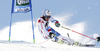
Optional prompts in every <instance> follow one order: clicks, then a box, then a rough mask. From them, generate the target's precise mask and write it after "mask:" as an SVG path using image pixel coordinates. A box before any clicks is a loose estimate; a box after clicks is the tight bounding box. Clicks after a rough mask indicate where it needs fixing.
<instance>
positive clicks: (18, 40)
mask: <svg viewBox="0 0 100 51" xmlns="http://www.w3.org/2000/svg"><path fill="white" fill-rule="evenodd" d="M71 16H72V15H71V14H69V15H65V16H62V18H60V19H58V20H59V21H60V23H61V24H62V25H64V26H65V27H68V28H70V27H71V29H73V30H76V31H78V32H81V33H83V32H84V28H85V25H86V24H85V22H80V23H76V24H73V25H71V26H69V25H67V26H66V24H64V23H66V20H67V21H68V19H70V17H71ZM55 18H56V19H57V16H55ZM63 18H64V19H63ZM61 19H63V21H62V20H61ZM34 23H35V22H34ZM50 24H51V23H50ZM79 25H80V26H79ZM31 27H32V25H31V21H23V22H16V23H13V25H12V33H11V41H10V42H9V41H8V38H9V37H8V36H9V26H7V27H5V28H4V29H2V30H0V51H100V48H96V47H77V46H69V45H66V44H59V43H56V42H52V41H51V40H44V39H43V38H42V36H41V35H40V33H39V32H38V28H37V25H36V24H35V31H34V32H35V38H36V44H34V43H33V39H32V37H33V34H32V28H31ZM52 27H54V29H55V30H57V31H58V32H59V33H61V34H62V35H63V36H67V35H66V34H67V32H68V33H70V36H71V38H72V39H74V40H77V41H80V42H84V43H86V42H88V41H89V40H90V39H87V38H86V39H85V38H84V40H83V41H81V40H80V39H82V38H83V37H82V36H80V35H77V34H75V33H72V32H70V31H67V30H65V29H63V28H56V27H55V26H54V25H53V24H52ZM66 31H67V32H66ZM76 37H77V38H76ZM91 43H94V41H91ZM99 44H100V43H99ZM99 46H100V45H99Z"/></svg>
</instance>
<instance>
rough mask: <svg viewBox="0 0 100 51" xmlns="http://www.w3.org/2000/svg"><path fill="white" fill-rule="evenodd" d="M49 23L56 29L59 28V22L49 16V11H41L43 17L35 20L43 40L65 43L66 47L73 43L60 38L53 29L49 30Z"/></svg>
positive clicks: (68, 39) (70, 40) (62, 37)
mask: <svg viewBox="0 0 100 51" xmlns="http://www.w3.org/2000/svg"><path fill="white" fill-rule="evenodd" d="M49 22H52V23H54V24H55V26H56V27H60V23H59V21H57V20H56V19H54V18H53V17H52V16H51V11H50V10H48V9H45V10H44V11H43V16H42V17H40V18H38V20H37V23H38V28H39V31H40V32H41V34H42V35H43V37H44V39H52V41H54V42H60V43H66V44H68V45H71V44H73V43H74V41H73V40H72V39H70V38H68V37H64V36H62V35H61V34H59V33H58V32H57V31H55V30H54V29H53V28H51V27H50V26H49Z"/></svg>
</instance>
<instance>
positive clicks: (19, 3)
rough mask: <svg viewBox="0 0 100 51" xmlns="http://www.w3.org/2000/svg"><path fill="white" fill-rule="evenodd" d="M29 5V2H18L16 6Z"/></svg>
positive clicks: (20, 0)
mask: <svg viewBox="0 0 100 51" xmlns="http://www.w3.org/2000/svg"><path fill="white" fill-rule="evenodd" d="M25 5H29V0H16V6H25Z"/></svg>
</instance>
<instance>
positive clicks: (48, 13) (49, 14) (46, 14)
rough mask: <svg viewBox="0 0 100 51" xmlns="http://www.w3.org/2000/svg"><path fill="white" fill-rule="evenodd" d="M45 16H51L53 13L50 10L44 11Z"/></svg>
mask: <svg viewBox="0 0 100 51" xmlns="http://www.w3.org/2000/svg"><path fill="white" fill-rule="evenodd" d="M43 16H45V17H46V16H51V11H50V10H48V9H45V10H43Z"/></svg>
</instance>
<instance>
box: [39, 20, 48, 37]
mask: <svg viewBox="0 0 100 51" xmlns="http://www.w3.org/2000/svg"><path fill="white" fill-rule="evenodd" d="M38 27H39V29H40V31H41V33H43V34H45V35H49V32H48V31H47V30H46V29H45V26H44V24H43V22H42V20H41V19H38Z"/></svg>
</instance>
